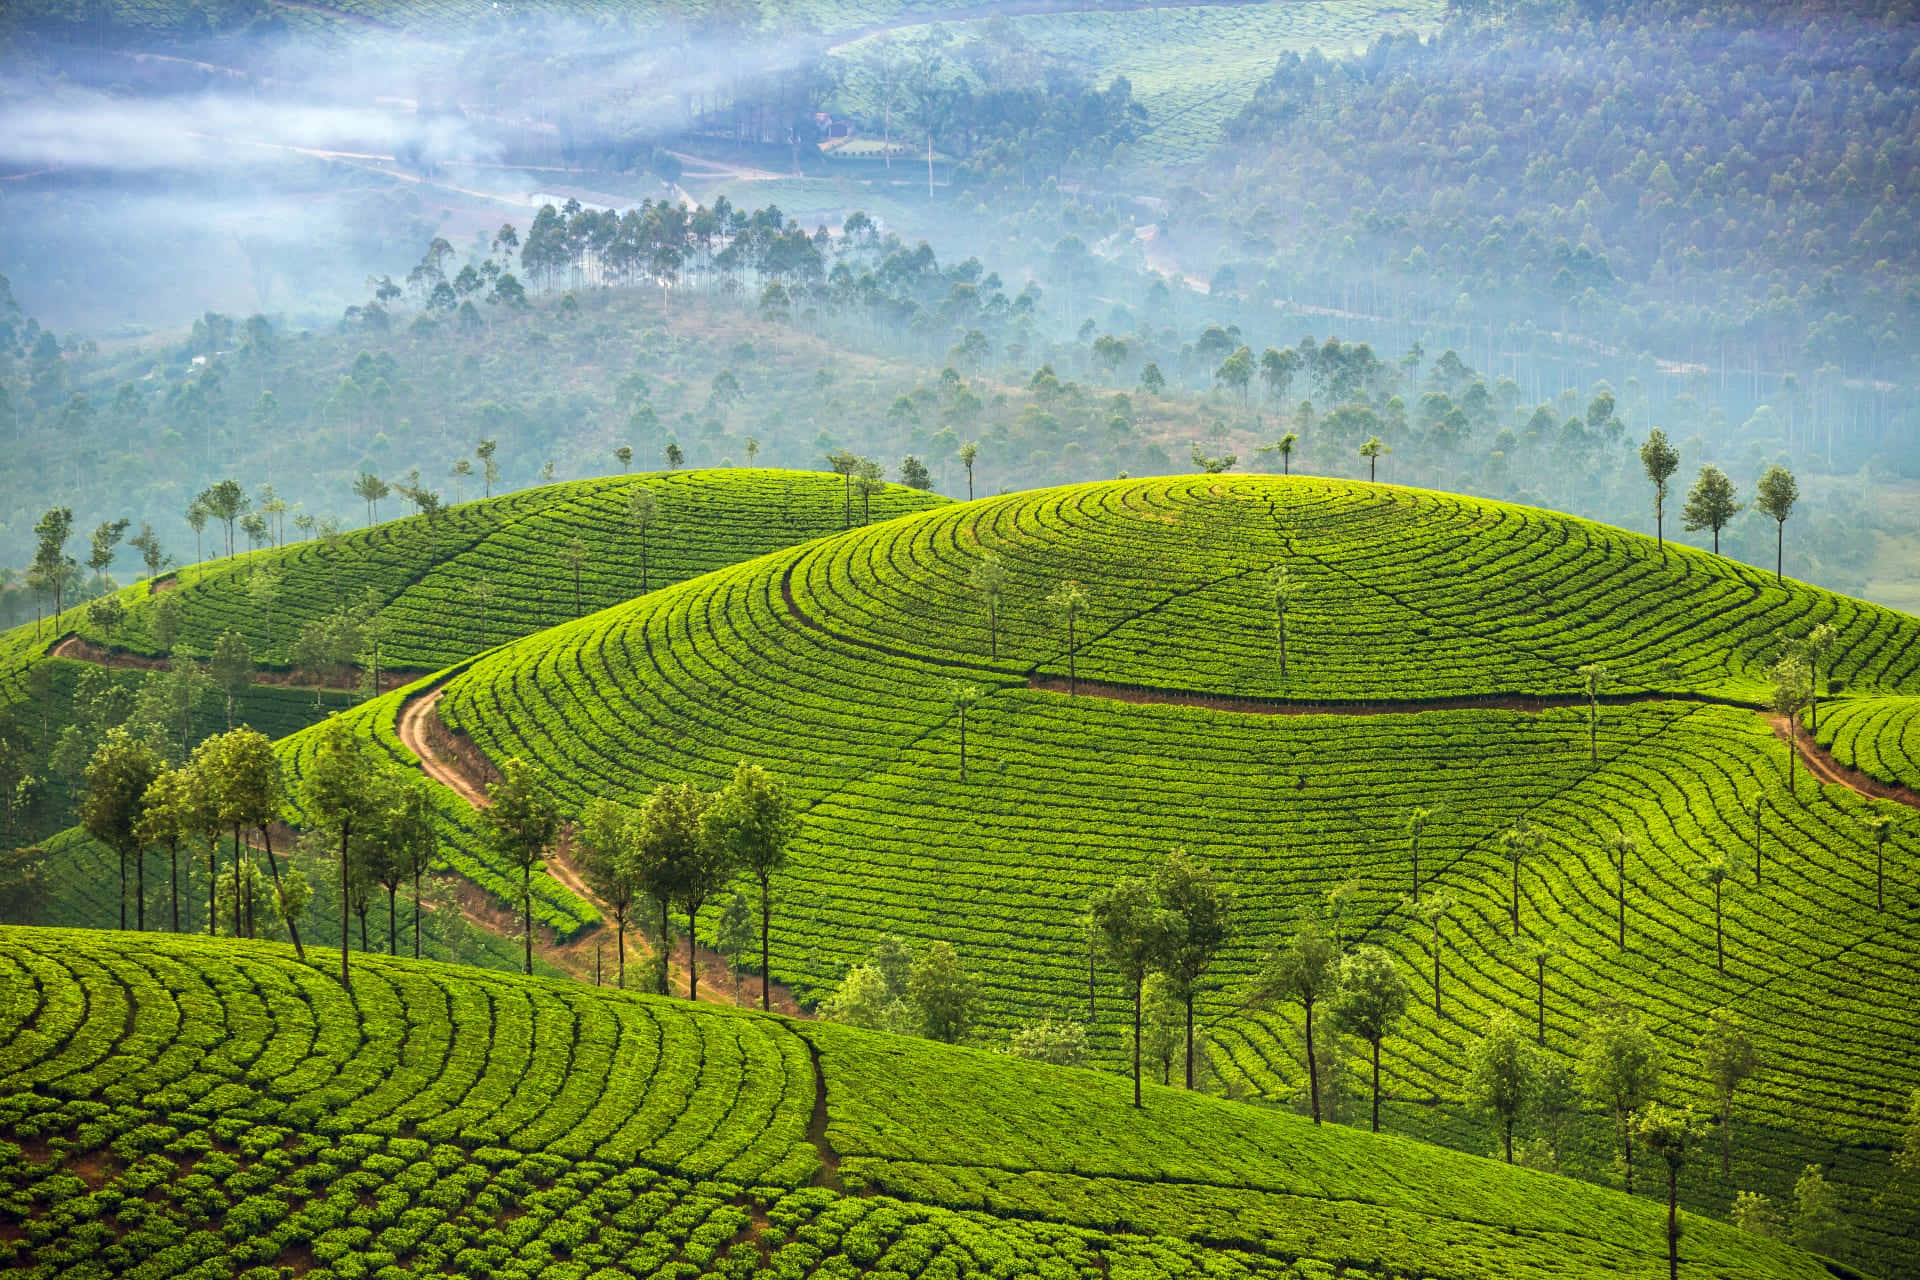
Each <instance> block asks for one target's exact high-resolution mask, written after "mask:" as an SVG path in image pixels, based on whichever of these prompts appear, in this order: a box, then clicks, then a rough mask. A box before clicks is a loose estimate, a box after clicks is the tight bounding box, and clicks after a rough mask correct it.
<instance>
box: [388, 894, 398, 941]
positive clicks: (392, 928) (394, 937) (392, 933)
mask: <svg viewBox="0 0 1920 1280" xmlns="http://www.w3.org/2000/svg"><path fill="white" fill-rule="evenodd" d="M399 891H400V886H399V885H397V884H390V885H388V886H387V954H388V955H390V956H398V955H399V954H400V930H399V927H398V924H397V921H398V919H399V913H398V911H397V910H396V909H395V907H394V898H395V897H396V896H397V895H398V893H399Z"/></svg>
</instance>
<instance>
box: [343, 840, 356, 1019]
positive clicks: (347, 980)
mask: <svg viewBox="0 0 1920 1280" xmlns="http://www.w3.org/2000/svg"><path fill="white" fill-rule="evenodd" d="M352 835H353V824H352V823H351V822H343V823H341V824H340V985H341V986H342V987H345V988H346V989H347V990H348V991H351V990H353V979H352V978H351V977H350V976H348V973H347V955H348V937H347V898H348V896H349V893H350V890H349V888H348V885H347V841H348V840H349V839H350V838H351V836H352Z"/></svg>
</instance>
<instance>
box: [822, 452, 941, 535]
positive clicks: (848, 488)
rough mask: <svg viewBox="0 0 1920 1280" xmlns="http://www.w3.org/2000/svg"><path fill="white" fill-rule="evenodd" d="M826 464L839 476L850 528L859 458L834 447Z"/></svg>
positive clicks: (846, 518) (847, 525)
mask: <svg viewBox="0 0 1920 1280" xmlns="http://www.w3.org/2000/svg"><path fill="white" fill-rule="evenodd" d="M827 466H828V468H829V469H831V470H832V472H833V474H835V475H837V476H839V477H840V494H841V499H842V502H843V503H844V505H845V507H846V515H845V525H846V527H847V528H849V529H851V528H853V473H854V471H855V470H857V469H858V468H859V466H860V458H859V456H858V455H857V454H855V453H853V452H851V451H850V450H847V449H835V450H834V451H833V452H832V453H829V454H828V455H827ZM967 474H968V475H969V476H971V475H972V474H973V471H972V468H971V467H969V468H968V471H967Z"/></svg>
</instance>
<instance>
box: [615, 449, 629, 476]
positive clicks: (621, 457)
mask: <svg viewBox="0 0 1920 1280" xmlns="http://www.w3.org/2000/svg"><path fill="white" fill-rule="evenodd" d="M613 460H614V462H616V463H618V464H619V467H620V474H621V475H625V474H626V473H627V472H629V471H631V470H633V446H632V445H625V444H623V445H619V446H616V447H615V449H614V451H613Z"/></svg>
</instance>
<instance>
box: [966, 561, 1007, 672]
mask: <svg viewBox="0 0 1920 1280" xmlns="http://www.w3.org/2000/svg"><path fill="white" fill-rule="evenodd" d="M1008 576H1009V575H1008V573H1007V563H1006V561H1005V560H1002V559H1001V558H1000V556H999V554H998V553H996V552H992V551H982V552H981V553H980V558H979V559H978V560H975V561H974V562H973V567H972V568H971V569H969V570H968V571H967V584H968V585H969V586H971V587H972V588H973V591H974V594H975V595H977V596H979V597H980V603H981V605H983V606H984V607H985V608H986V611H987V640H988V644H989V645H990V649H989V653H990V654H991V656H992V658H993V661H995V662H998V661H1000V597H1001V596H1002V595H1003V594H1005V592H1006V589H1007V579H1008Z"/></svg>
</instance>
